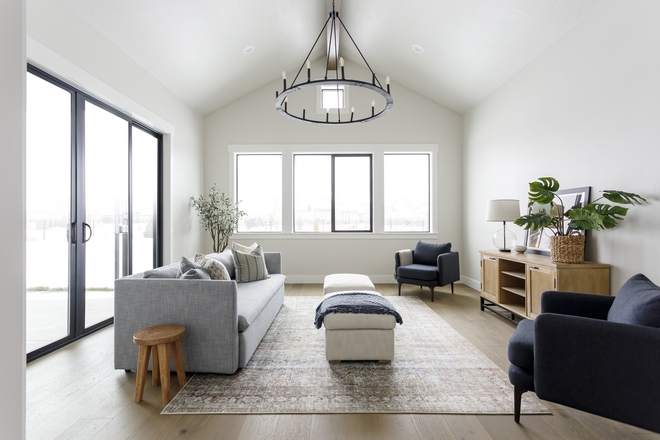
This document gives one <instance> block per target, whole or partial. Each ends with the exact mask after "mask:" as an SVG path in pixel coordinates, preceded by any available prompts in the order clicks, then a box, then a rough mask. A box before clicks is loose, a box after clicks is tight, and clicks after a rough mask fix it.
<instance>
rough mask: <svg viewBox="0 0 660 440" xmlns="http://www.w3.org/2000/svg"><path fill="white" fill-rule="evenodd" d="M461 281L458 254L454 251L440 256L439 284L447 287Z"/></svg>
mask: <svg viewBox="0 0 660 440" xmlns="http://www.w3.org/2000/svg"><path fill="white" fill-rule="evenodd" d="M460 279H461V269H460V266H459V261H458V252H456V251H452V252H447V253H445V254H440V255H438V284H439V285H441V286H446V285H447V284H450V283H453V282H455V281H458V280H460Z"/></svg>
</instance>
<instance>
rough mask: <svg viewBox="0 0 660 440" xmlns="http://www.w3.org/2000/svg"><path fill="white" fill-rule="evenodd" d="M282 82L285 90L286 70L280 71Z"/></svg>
mask: <svg viewBox="0 0 660 440" xmlns="http://www.w3.org/2000/svg"><path fill="white" fill-rule="evenodd" d="M282 83H283V84H284V90H286V72H285V71H282ZM284 90H283V91H284Z"/></svg>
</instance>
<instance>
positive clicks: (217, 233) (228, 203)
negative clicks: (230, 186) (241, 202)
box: [191, 183, 247, 252]
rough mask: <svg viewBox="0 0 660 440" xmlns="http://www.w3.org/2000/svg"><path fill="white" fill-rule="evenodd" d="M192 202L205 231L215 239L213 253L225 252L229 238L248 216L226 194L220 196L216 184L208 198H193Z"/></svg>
mask: <svg viewBox="0 0 660 440" xmlns="http://www.w3.org/2000/svg"><path fill="white" fill-rule="evenodd" d="M191 201H192V206H193V207H194V208H195V209H196V210H197V215H199V221H200V223H201V224H202V226H203V227H204V230H205V231H209V233H210V234H211V237H212V238H213V252H222V251H224V250H225V248H226V247H227V244H229V237H231V235H232V234H233V233H234V232H236V229H237V228H238V221H239V220H240V219H241V217H243V216H245V215H247V214H246V213H245V212H243V211H241V210H240V209H238V203H234V202H233V201H232V200H231V198H230V197H228V196H227V195H225V193H224V192H223V193H222V194H220V193H219V192H218V188H217V184H216V183H214V184H213V186H212V187H211V190H210V191H209V195H208V198H207V197H205V196H199V197H198V198H196V199H195V198H194V197H191Z"/></svg>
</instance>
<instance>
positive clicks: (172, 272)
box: [142, 263, 179, 278]
mask: <svg viewBox="0 0 660 440" xmlns="http://www.w3.org/2000/svg"><path fill="white" fill-rule="evenodd" d="M178 276H179V264H178V263H177V264H170V265H167V266H163V267H158V268H156V269H149V270H145V271H144V274H143V275H142V278H176V277H178Z"/></svg>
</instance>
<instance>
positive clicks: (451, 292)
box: [451, 283, 454, 295]
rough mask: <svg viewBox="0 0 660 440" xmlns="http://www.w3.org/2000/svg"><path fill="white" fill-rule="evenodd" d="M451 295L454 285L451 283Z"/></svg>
mask: <svg viewBox="0 0 660 440" xmlns="http://www.w3.org/2000/svg"><path fill="white" fill-rule="evenodd" d="M451 293H452V295H453V294H454V283H451Z"/></svg>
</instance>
